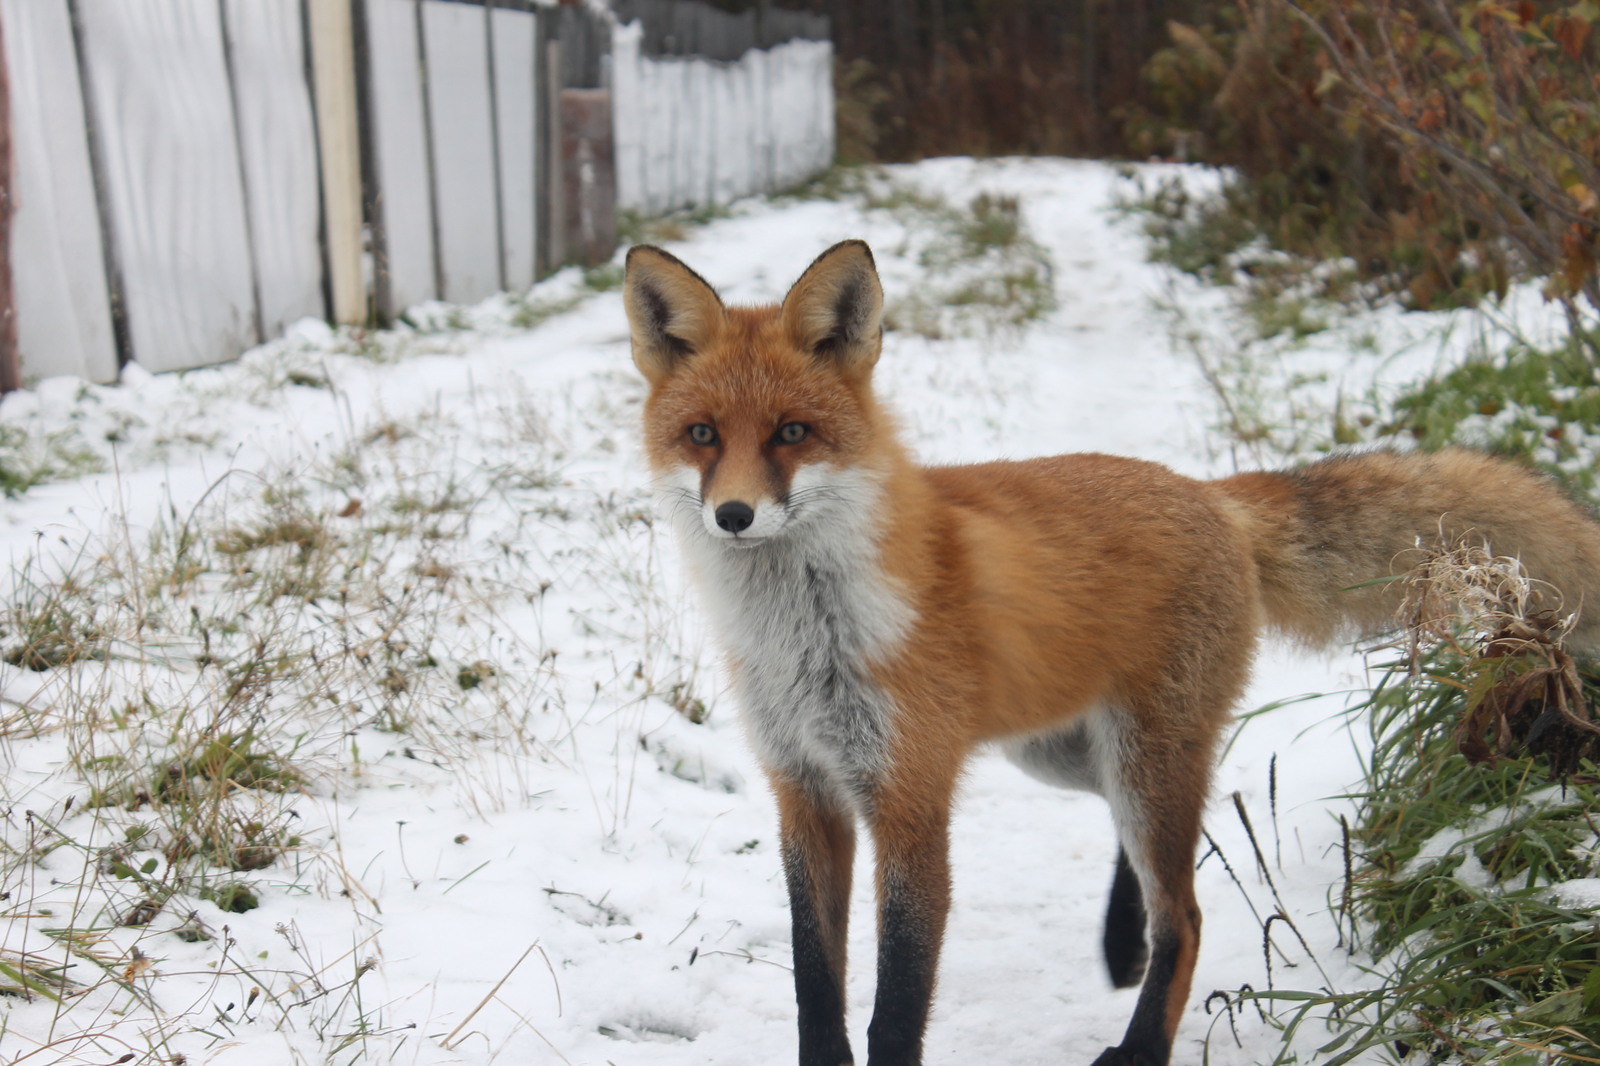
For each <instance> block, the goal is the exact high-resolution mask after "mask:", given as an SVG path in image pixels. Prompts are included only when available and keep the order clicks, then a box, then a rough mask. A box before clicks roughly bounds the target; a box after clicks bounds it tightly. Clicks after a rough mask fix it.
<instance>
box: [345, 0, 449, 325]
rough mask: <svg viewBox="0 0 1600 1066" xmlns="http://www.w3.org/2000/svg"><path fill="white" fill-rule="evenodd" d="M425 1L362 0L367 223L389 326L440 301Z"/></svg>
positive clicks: (380, 304)
mask: <svg viewBox="0 0 1600 1066" xmlns="http://www.w3.org/2000/svg"><path fill="white" fill-rule="evenodd" d="M418 2H419V0H362V6H363V8H364V11H363V15H364V18H363V22H362V29H363V30H364V31H365V34H364V44H365V47H364V49H363V50H364V53H365V58H366V62H365V64H364V66H365V70H366V75H367V84H366V86H365V99H366V101H367V135H368V138H369V142H370V145H371V149H372V155H371V158H370V160H369V170H368V172H367V175H366V179H367V182H368V201H369V202H368V207H367V211H368V215H369V217H370V219H371V223H372V229H373V245H374V249H373V250H374V253H375V255H374V259H375V260H376V271H377V277H376V279H375V287H376V289H377V292H376V297H377V304H378V311H379V313H380V314H382V315H383V316H384V317H386V318H391V317H393V316H395V315H398V314H399V313H400V312H402V311H404V310H405V309H406V308H407V307H410V306H411V305H412V304H416V303H421V302H422V301H424V300H432V299H434V298H436V297H437V296H438V295H439V292H438V289H437V288H436V287H435V277H434V265H435V261H434V236H433V182H432V176H431V171H430V163H429V160H428V143H427V139H426V134H425V126H424V121H425V118H424V106H425V105H424V102H423V88H422V58H421V51H420V42H419V41H418V39H417V22H418V16H417V5H418Z"/></svg>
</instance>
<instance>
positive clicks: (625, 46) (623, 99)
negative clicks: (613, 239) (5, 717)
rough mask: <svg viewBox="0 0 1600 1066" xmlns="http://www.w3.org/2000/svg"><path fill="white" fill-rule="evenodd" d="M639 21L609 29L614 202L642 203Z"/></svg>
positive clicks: (637, 207) (623, 204)
mask: <svg viewBox="0 0 1600 1066" xmlns="http://www.w3.org/2000/svg"><path fill="white" fill-rule="evenodd" d="M643 33H644V28H643V26H642V25H641V24H640V23H639V22H629V23H623V22H620V21H619V22H618V23H617V25H616V26H615V27H614V28H613V29H612V31H611V106H612V120H611V121H612V127H613V131H614V134H615V142H616V143H615V147H616V154H617V206H618V207H620V208H624V209H627V210H631V211H639V210H641V209H642V208H643V206H644V195H645V193H644V185H645V183H644V138H643V134H644V123H643V117H644V107H645V101H644V98H643V97H642V96H641V95H640V84H639V63H640V59H639V40H640V38H641V36H643Z"/></svg>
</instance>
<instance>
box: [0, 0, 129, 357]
mask: <svg viewBox="0 0 1600 1066" xmlns="http://www.w3.org/2000/svg"><path fill="white" fill-rule="evenodd" d="M0 20H3V22H4V24H5V34H6V41H5V49H6V60H7V65H8V67H9V73H10V86H11V101H12V106H11V116H12V118H11V121H12V128H11V133H12V138H13V148H14V162H15V171H14V181H15V186H14V187H15V190H16V191H15V200H16V216H15V219H14V222H13V228H12V233H11V249H12V255H13V257H14V259H15V260H16V261H21V262H25V263H27V264H28V268H27V269H26V270H24V271H22V272H21V273H20V274H19V275H17V276H16V277H15V278H14V279H13V283H14V290H13V292H14V297H15V300H16V313H17V347H18V349H19V352H20V356H21V358H20V362H21V371H22V374H23V375H24V376H25V377H27V378H41V377H50V376H53V375H57V374H73V375H76V376H78V377H83V378H87V379H88V380H90V381H101V382H105V381H115V380H116V378H117V362H118V360H117V348H116V340H115V335H114V333H113V331H112V328H111V300H110V295H109V292H108V290H107V287H106V272H105V255H104V250H103V246H102V244H101V240H100V211H99V208H98V206H97V205H96V203H95V193H94V175H93V171H92V170H91V169H90V163H89V139H88V130H87V126H86V124H85V121H84V114H83V99H82V96H81V92H80V84H79V81H78V58H77V55H76V52H75V49H74V46H73V42H72V23H71V18H70V16H69V13H68V11H67V5H66V0H0Z"/></svg>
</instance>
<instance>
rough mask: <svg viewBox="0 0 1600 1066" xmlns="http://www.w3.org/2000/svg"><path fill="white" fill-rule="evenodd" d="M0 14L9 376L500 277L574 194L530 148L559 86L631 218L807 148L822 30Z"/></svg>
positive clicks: (222, 348) (467, 287) (124, 11)
mask: <svg viewBox="0 0 1600 1066" xmlns="http://www.w3.org/2000/svg"><path fill="white" fill-rule="evenodd" d="M709 17H711V18H713V19H714V18H717V17H720V16H718V15H716V14H713V15H711V16H709ZM330 24H331V25H333V26H335V27H338V26H340V25H343V27H344V29H343V30H342V31H337V32H334V33H332V34H331V35H326V34H324V30H323V29H322V27H325V26H327V25H330ZM0 26H3V29H4V36H5V46H6V47H5V58H6V61H7V64H8V68H9V75H10V83H11V91H12V113H11V122H12V133H13V138H14V145H15V157H16V160H17V173H16V177H15V190H16V204H17V207H16V215H15V221H14V229H13V235H12V250H11V254H12V260H13V265H14V273H15V278H16V282H15V290H16V291H15V302H16V309H17V326H18V347H19V348H20V352H21V363H22V372H23V374H24V376H25V378H27V379H34V378H39V377H45V376H51V375H58V374H72V375H77V376H80V377H83V378H87V379H89V380H93V381H111V380H115V378H116V377H117V375H118V372H119V368H120V366H121V365H122V364H123V363H125V362H127V361H129V360H136V361H138V362H139V363H140V365H142V366H144V367H145V368H147V369H150V370H156V371H161V370H177V369H184V368H190V367H197V366H204V365H207V364H210V363H216V362H221V361H226V360H229V359H232V358H235V357H236V356H237V355H238V354H239V353H241V352H242V351H244V350H245V349H246V348H249V347H251V346H252V345H254V344H257V343H259V342H260V341H262V340H264V339H266V338H268V337H271V336H274V335H277V334H278V333H280V332H281V331H282V329H283V327H284V326H285V325H286V324H287V323H289V322H292V321H294V320H295V319H298V318H301V317H305V316H312V317H322V318H330V317H340V318H344V319H346V320H357V319H366V318H367V317H368V316H369V315H371V316H374V317H377V318H379V319H383V318H385V317H388V316H392V315H394V314H397V313H399V312H401V311H403V310H404V309H405V308H406V307H408V306H411V305H413V304H415V303H418V302H421V301H424V300H429V299H447V300H453V301H463V302H464V301H473V300H477V299H481V298H482V297H484V296H486V295H489V294H491V293H493V292H496V291H500V290H501V289H511V290H521V289H525V288H526V287H527V286H528V285H530V284H531V283H532V282H533V281H534V280H535V278H536V277H537V276H539V274H541V273H542V272H544V271H546V270H548V269H550V268H551V267H552V266H554V265H557V263H558V261H559V258H560V257H561V255H562V251H561V249H562V248H564V247H566V245H564V244H563V243H562V237H561V235H560V233H559V232H558V231H559V230H560V229H561V228H562V226H563V225H564V224H565V222H564V216H563V214H562V212H573V211H576V210H577V209H578V207H579V206H580V205H579V204H577V203H575V202H573V201H574V196H573V194H572V193H571V192H570V190H568V191H566V192H565V193H564V192H563V186H562V182H563V180H564V179H563V173H564V171H563V169H562V167H561V165H560V163H561V161H560V159H559V158H558V155H559V147H558V146H560V145H561V144H562V143H563V142H562V139H561V133H562V130H561V128H560V127H561V123H562V121H563V119H562V116H563V115H564V114H572V113H575V112H574V110H573V109H572V108H569V107H568V106H567V104H568V101H566V100H565V99H564V97H565V95H566V94H569V93H572V92H573V89H574V88H582V89H584V90H585V91H587V92H589V94H590V95H588V96H586V97H584V98H583V100H582V101H579V102H580V103H583V104H584V105H585V106H588V107H590V108H591V110H592V105H593V102H594V99H595V97H594V95H593V91H594V90H595V89H601V90H603V89H605V88H609V90H610V97H609V99H610V104H611V116H612V122H611V125H612V129H611V131H610V138H611V141H612V143H610V144H607V145H605V146H604V151H603V152H601V153H599V157H600V158H607V157H611V156H612V154H613V152H614V160H615V174H614V188H615V197H616V202H617V205H618V206H620V207H624V208H629V209H632V210H636V211H639V212H641V213H646V214H654V213H659V212H663V211H668V210H671V209H674V208H678V207H686V206H691V205H705V204H711V203H720V202H726V201H728V200H731V199H733V198H735V197H738V196H743V195H748V194H751V193H756V192H762V191H770V190H774V189H778V188H782V187H784V186H788V185H792V184H794V183H796V182H798V181H801V180H803V179H804V178H806V177H808V176H809V175H811V174H813V173H816V172H817V171H819V170H821V169H823V168H825V167H826V166H827V165H828V164H829V162H830V161H831V159H832V156H833V121H832V114H833V101H832V81H831V66H832V49H831V46H830V45H829V44H828V42H826V41H818V40H792V41H788V42H786V43H778V44H775V45H773V46H772V47H770V48H766V49H752V50H750V51H748V52H746V53H745V54H744V55H743V56H742V57H741V58H739V59H737V60H735V61H712V60H705V59H695V58H690V57H679V56H659V57H657V56H649V55H646V54H644V52H645V49H644V48H642V47H641V40H642V34H641V31H640V29H639V26H638V24H637V23H633V24H626V25H624V24H618V23H617V22H616V20H615V19H613V18H611V17H610V16H609V15H607V14H606V13H605V12H603V11H601V10H599V9H598V8H597V7H596V6H593V5H591V6H587V7H562V8H556V7H550V6H545V5H543V4H541V3H536V2H533V0H492V2H491V3H488V4H485V3H484V2H483V0H0ZM319 34H323V35H322V36H319ZM341 34H342V35H341ZM308 40H309V41H311V42H312V43H311V48H310V51H311V53H312V54H311V55H308V54H307V41H308ZM563 45H565V46H566V52H563V51H562V47H563ZM580 51H581V52H582V55H579V52H580ZM313 70H314V71H315V72H316V74H315V75H313V73H312V72H313ZM575 71H576V72H578V73H574V72H575ZM318 78H321V79H322V80H323V84H322V85H321V86H318V85H317V84H316V82H317V80H318ZM346 82H348V83H350V84H351V85H353V87H354V92H355V94H356V96H357V98H358V101H359V106H356V107H348V106H341V105H339V100H340V99H341V92H342V93H343V94H344V96H346V97H347V96H348V95H349V93H348V91H347V90H348V89H349V88H350V85H346ZM591 82H592V84H591ZM330 101H332V102H330ZM346 104H348V101H346ZM580 110H581V109H580ZM352 116H353V117H352ZM567 133H568V141H569V142H570V140H571V135H572V131H571V130H568V131H567ZM319 134H320V140H319ZM586 158H587V157H586ZM341 166H343V167H344V168H345V169H344V170H341V169H340V167H341ZM350 168H355V170H356V171H357V172H358V174H359V178H358V179H357V178H350V179H349V180H346V176H348V175H349V174H350ZM570 170H571V168H570V167H569V168H567V171H566V172H565V173H569V174H570ZM355 180H359V182H360V185H361V189H362V199H363V200H364V203H362V204H360V205H359V206H353V205H352V204H351V203H350V202H349V201H351V200H353V199H355V196H356V194H355V192H354V185H353V184H352V183H351V182H353V181H355ZM567 180H570V178H569V179H567ZM611 187H612V185H611V184H610V182H609V181H608V182H607V183H605V184H604V185H602V186H601V188H603V189H605V190H607V195H609V189H610V188H611ZM346 192H348V195H345V193H346ZM341 197H344V198H343V199H341ZM589 206H592V205H589ZM586 210H587V208H586ZM585 218H586V219H587V218H588V216H587V215H586V216H585ZM341 269H343V270H344V273H343V275H341V274H340V270H341ZM352 274H353V275H354V276H356V277H357V279H358V280H357V281H356V282H355V283H354V284H356V285H357V286H359V288H360V289H362V290H364V291H357V292H355V294H354V300H353V302H352V300H351V298H350V294H349V293H348V292H346V293H344V295H343V296H342V297H341V293H340V291H339V290H340V287H341V285H343V286H344V287H345V288H346V289H348V287H349V284H350V282H348V281H341V276H342V277H344V278H349V277H350V276H352ZM335 308H342V310H339V311H337V312H336V311H335ZM352 308H353V310H352Z"/></svg>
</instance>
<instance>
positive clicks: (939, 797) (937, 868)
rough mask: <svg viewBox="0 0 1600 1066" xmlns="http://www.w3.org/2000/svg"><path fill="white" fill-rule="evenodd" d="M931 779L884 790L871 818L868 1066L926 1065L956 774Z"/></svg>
mask: <svg viewBox="0 0 1600 1066" xmlns="http://www.w3.org/2000/svg"><path fill="white" fill-rule="evenodd" d="M929 778H931V779H932V780H931V781H930V780H928V779H924V780H922V781H918V782H917V785H918V786H919V787H917V788H916V789H914V790H913V789H904V790H886V791H885V792H883V793H881V794H880V796H879V798H878V801H877V803H876V805H875V807H874V809H873V811H872V812H871V814H870V815H869V822H870V824H871V827H872V835H873V844H874V846H875V849H876V851H877V855H878V882H877V889H878V991H877V999H876V1001H875V1003H874V1004H873V1010H872V1024H871V1025H870V1026H868V1028H867V1066H920V1064H921V1062H922V1037H923V1032H924V1031H925V1030H926V1028H927V1025H928V1013H929V1010H930V1008H931V1007H932V1004H933V990H934V982H935V977H936V975H937V971H938V967H939V948H940V945H941V943H942V941H943V940H944V928H945V919H946V917H947V916H948V914H949V912H950V834H949V825H950V800H951V793H952V792H953V790H954V782H955V773H954V771H952V772H951V773H950V774H949V775H940V774H930V775H929ZM930 784H932V785H933V788H932V789H931V790H930V789H929V788H928V786H929V785H930ZM930 791H931V793H932V794H929V792H930Z"/></svg>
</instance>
